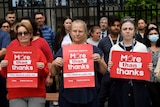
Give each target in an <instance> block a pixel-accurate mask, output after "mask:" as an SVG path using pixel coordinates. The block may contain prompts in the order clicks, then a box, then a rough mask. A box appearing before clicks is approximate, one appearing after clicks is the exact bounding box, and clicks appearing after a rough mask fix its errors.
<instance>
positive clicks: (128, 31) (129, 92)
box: [108, 18, 152, 107]
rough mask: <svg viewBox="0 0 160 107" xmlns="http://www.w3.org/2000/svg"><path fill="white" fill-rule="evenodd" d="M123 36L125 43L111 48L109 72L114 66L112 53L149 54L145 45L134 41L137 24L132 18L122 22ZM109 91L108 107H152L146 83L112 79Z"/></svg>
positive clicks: (150, 66)
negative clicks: (115, 51)
mask: <svg viewBox="0 0 160 107" xmlns="http://www.w3.org/2000/svg"><path fill="white" fill-rule="evenodd" d="M121 35H122V37H123V41H122V42H120V43H119V44H116V45H114V46H113V47H112V48H111V51H110V56H109V63H108V67H109V71H110V68H111V67H112V66H113V64H114V63H113V62H112V61H111V57H112V56H111V55H112V54H111V53H112V51H114V50H117V51H132V52H147V48H146V46H145V45H143V44H142V43H140V42H138V41H136V40H134V39H133V38H134V35H135V23H134V21H133V20H132V18H124V19H123V20H122V22H121ZM148 67H149V68H148V69H149V70H151V68H152V65H151V64H149V66H148ZM110 72H112V71H110ZM109 90H110V92H109V98H108V107H151V102H150V96H149V91H148V87H147V85H146V81H143V80H134V79H132V80H131V79H118V78H116V79H113V78H111V86H110V89H109Z"/></svg>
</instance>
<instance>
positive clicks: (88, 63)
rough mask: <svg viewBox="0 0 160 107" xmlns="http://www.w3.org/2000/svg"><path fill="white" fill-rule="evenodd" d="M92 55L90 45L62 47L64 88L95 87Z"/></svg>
mask: <svg viewBox="0 0 160 107" xmlns="http://www.w3.org/2000/svg"><path fill="white" fill-rule="evenodd" d="M92 54H93V46H92V45H90V44H82V45H80V44H79V45H65V46H63V59H64V69H63V71H64V72H63V77H64V88H84V87H95V78H94V75H95V74H94V63H93V59H92Z"/></svg>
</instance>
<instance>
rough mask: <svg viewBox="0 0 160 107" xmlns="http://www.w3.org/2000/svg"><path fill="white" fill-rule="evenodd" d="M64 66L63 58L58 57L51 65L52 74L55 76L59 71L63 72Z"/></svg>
mask: <svg viewBox="0 0 160 107" xmlns="http://www.w3.org/2000/svg"><path fill="white" fill-rule="evenodd" d="M62 67H63V59H62V58H61V57H57V58H56V59H55V60H54V61H53V62H52V66H51V69H50V71H51V74H52V75H53V76H55V75H57V73H59V72H61V70H62Z"/></svg>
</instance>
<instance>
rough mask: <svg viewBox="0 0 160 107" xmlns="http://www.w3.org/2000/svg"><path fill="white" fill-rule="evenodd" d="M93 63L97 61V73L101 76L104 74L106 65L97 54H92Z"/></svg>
mask: <svg viewBox="0 0 160 107" xmlns="http://www.w3.org/2000/svg"><path fill="white" fill-rule="evenodd" d="M92 58H93V60H94V61H97V62H98V64H99V71H100V72H101V73H102V74H105V73H106V71H107V64H106V63H105V61H104V59H103V58H101V56H100V55H99V54H98V53H94V54H93V56H92Z"/></svg>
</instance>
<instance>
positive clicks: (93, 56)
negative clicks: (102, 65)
mask: <svg viewBox="0 0 160 107" xmlns="http://www.w3.org/2000/svg"><path fill="white" fill-rule="evenodd" d="M92 58H93V60H94V61H97V62H99V61H100V60H101V56H100V55H99V54H97V53H94V54H93V55H92Z"/></svg>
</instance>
